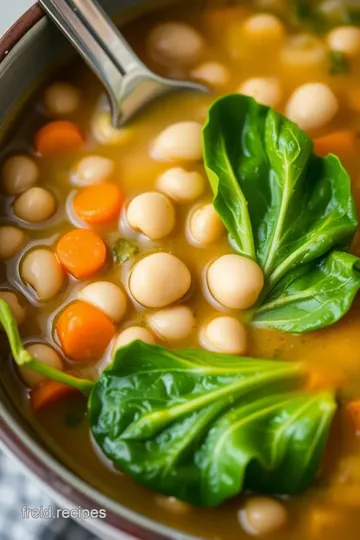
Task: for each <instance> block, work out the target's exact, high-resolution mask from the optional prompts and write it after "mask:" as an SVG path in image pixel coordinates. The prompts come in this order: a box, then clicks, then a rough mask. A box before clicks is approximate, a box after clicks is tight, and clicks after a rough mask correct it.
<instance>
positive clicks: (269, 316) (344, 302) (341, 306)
mask: <svg viewBox="0 0 360 540" xmlns="http://www.w3.org/2000/svg"><path fill="white" fill-rule="evenodd" d="M359 287H360V261H359V259H358V258H357V257H354V255H350V254H349V253H344V252H341V251H333V252H332V253H330V254H329V255H328V256H327V257H325V258H323V259H320V261H316V262H314V263H310V264H308V265H304V266H299V268H297V269H295V270H293V271H292V272H290V273H289V274H288V275H287V276H285V277H284V278H283V279H282V280H281V281H280V282H279V283H278V285H277V286H276V287H275V288H274V289H273V291H272V292H271V293H270V294H269V296H268V297H267V298H266V301H265V302H264V303H263V305H262V306H261V307H259V308H258V309H257V310H256V312H255V315H254V324H256V325H258V326H261V327H267V328H274V329H276V330H282V331H284V332H292V333H298V332H310V331H312V330H317V329H319V328H322V327H323V326H328V325H330V324H333V323H335V322H336V321H338V320H339V319H340V318H341V317H342V316H343V315H344V314H345V313H347V311H348V310H349V309H350V307H351V304H352V302H353V300H354V298H355V296H356V293H357V291H358V290H359Z"/></svg>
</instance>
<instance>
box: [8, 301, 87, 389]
mask: <svg viewBox="0 0 360 540" xmlns="http://www.w3.org/2000/svg"><path fill="white" fill-rule="evenodd" d="M0 323H1V324H2V326H3V328H4V330H5V332H6V335H7V338H8V340H9V344H10V349H11V353H12V355H13V357H14V360H15V362H16V364H17V365H18V366H19V367H22V366H26V367H27V368H28V369H31V370H32V371H36V372H37V373H40V374H41V375H45V377H47V378H49V379H52V380H54V381H57V382H60V383H63V384H66V385H67V386H72V387H73V388H76V389H77V390H80V392H83V393H84V394H89V393H90V391H91V390H92V388H93V386H94V382H92V381H90V380H88V379H79V378H77V377H74V376H73V375H70V374H69V373H64V372H62V371H59V370H58V369H55V368H52V367H51V366H48V365H46V364H43V363H42V362H39V360H37V359H36V358H35V357H34V356H32V355H31V354H30V353H29V352H28V351H27V350H26V349H25V348H24V346H23V344H22V341H21V337H20V334H19V330H18V327H17V324H16V321H15V319H14V317H13V314H12V312H11V310H10V308H9V306H8V304H7V303H6V302H5V301H4V300H2V299H0Z"/></svg>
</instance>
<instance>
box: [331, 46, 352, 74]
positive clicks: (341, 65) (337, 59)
mask: <svg viewBox="0 0 360 540" xmlns="http://www.w3.org/2000/svg"><path fill="white" fill-rule="evenodd" d="M329 58H330V69H329V73H330V75H346V74H348V73H349V72H350V64H349V61H348V59H347V57H346V55H345V54H344V53H342V52H340V51H330V54H329Z"/></svg>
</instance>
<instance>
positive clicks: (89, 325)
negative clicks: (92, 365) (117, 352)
mask: <svg viewBox="0 0 360 540" xmlns="http://www.w3.org/2000/svg"><path fill="white" fill-rule="evenodd" d="M56 331H57V335H58V338H59V340H60V343H61V347H62V349H63V351H64V353H65V354H66V356H67V357H68V358H71V359H72V360H74V361H76V362H89V361H91V360H97V359H98V358H99V357H100V356H101V355H102V353H103V352H104V350H105V349H106V347H107V346H108V345H109V343H110V341H111V340H112V338H113V337H114V335H115V331H116V330H115V326H114V325H113V323H112V322H111V321H110V319H109V318H108V317H107V316H106V315H105V313H104V312H103V311H101V310H100V309H98V308H96V307H94V306H92V305H91V304H87V303H86V302H79V301H77V302H74V303H73V304H70V305H69V306H68V307H67V308H65V310H64V311H63V312H62V313H61V315H60V317H59V319H58V321H57V323H56Z"/></svg>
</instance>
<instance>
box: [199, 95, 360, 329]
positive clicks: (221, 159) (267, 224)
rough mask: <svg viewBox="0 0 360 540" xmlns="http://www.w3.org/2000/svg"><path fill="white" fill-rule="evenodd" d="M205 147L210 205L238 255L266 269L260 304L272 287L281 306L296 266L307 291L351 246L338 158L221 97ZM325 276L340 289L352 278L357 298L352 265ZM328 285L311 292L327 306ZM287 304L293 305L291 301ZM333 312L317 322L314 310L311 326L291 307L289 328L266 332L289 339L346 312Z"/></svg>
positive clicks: (260, 110)
mask: <svg viewBox="0 0 360 540" xmlns="http://www.w3.org/2000/svg"><path fill="white" fill-rule="evenodd" d="M203 145H204V161H205V167H206V170H207V174H208V177H209V181H210V184H211V187H212V190H213V193H214V206H215V208H216V210H217V212H218V214H219V215H220V217H221V218H222V220H223V222H224V224H225V225H226V227H227V229H228V231H229V234H230V236H231V238H232V242H233V244H234V246H235V247H236V249H237V250H238V252H239V253H240V254H243V255H245V256H247V257H250V258H251V259H253V260H255V261H256V262H257V263H258V264H259V265H260V266H261V268H262V269H263V272H264V277H265V289H264V291H263V294H262V296H261V299H260V304H263V306H264V304H268V300H269V298H271V299H272V300H273V297H272V296H270V297H269V295H271V294H272V291H273V290H274V288H276V298H277V299H278V300H279V302H280V303H281V301H282V300H284V301H285V299H282V291H286V288H287V284H288V283H289V281H288V280H289V279H291V280H292V281H293V280H294V274H293V272H294V271H295V270H296V269H297V268H298V267H299V266H302V265H304V266H305V267H306V270H307V273H308V274H309V275H308V276H307V277H306V276H304V270H302V274H301V275H302V276H303V277H304V279H303V280H302V281H301V282H300V281H298V282H297V283H298V285H299V286H300V285H302V286H306V281H307V278H308V279H310V278H311V274H313V273H315V274H317V270H316V268H317V265H318V264H319V262H320V261H321V260H322V258H326V257H327V256H328V255H329V253H330V251H331V250H333V249H335V248H336V249H340V250H342V249H346V248H347V247H348V246H349V245H350V242H351V240H352V238H353V236H354V234H355V231H356V228H357V216H356V211H355V204H354V200H353V197H352V194H351V186H350V178H349V175H348V173H347V172H346V170H345V169H344V167H343V166H342V164H341V162H340V161H339V159H338V158H337V157H336V156H334V155H329V156H327V157H326V158H320V157H318V156H315V155H314V153H313V143H312V140H311V139H310V137H309V136H308V135H306V133H304V132H303V131H302V130H301V129H299V128H298V127H297V126H296V125H295V124H294V123H293V122H291V121H290V120H288V119H287V118H285V117H284V116H282V115H281V114H279V113H278V112H276V111H275V110H273V109H270V108H269V107H265V106H262V105H260V104H258V103H257V102H256V101H254V100H253V99H252V98H250V97H247V96H242V95H238V94H237V95H229V96H225V97H224V98H221V99H219V100H217V101H216V102H215V103H214V104H213V105H212V107H211V108H210V110H209V115H208V119H207V122H206V124H205V126H204V135H203ZM350 266H351V265H350ZM327 269H328V270H329V271H331V272H335V276H334V275H331V276H329V277H336V279H338V280H340V281H341V282H342V281H343V280H344V279H345V278H346V279H350V280H351V279H353V280H354V281H353V288H354V291H355V292H356V290H357V288H358V287H359V278H358V276H357V271H358V268H357V265H352V266H351V271H348V270H347V266H346V265H345V264H341V265H336V264H333V259H331V260H330V263H329V264H328V265H327ZM343 271H345V275H342V274H341V272H343ZM339 272H340V274H339ZM350 274H351V276H352V277H350ZM312 282H313V280H312ZM329 283H332V281H331V280H327V281H326V285H324V281H323V279H320V278H319V284H321V285H324V287H322V289H321V290H320V288H319V287H313V288H312V293H313V294H314V295H315V297H317V299H318V301H320V296H321V301H324V297H326V301H328V300H329V296H331V295H333V291H334V289H331V287H330V288H328V290H327V292H326V286H327V285H328V284H329ZM306 289H307V288H306ZM303 292H304V294H305V295H306V294H307V292H306V290H304V291H303ZM284 294H285V292H284ZM301 294H302V290H300V289H299V288H298V289H297V299H296V298H293V301H292V303H291V306H292V307H295V308H296V307H299V306H298V304H297V303H296V302H297V301H299V302H301ZM286 296H287V294H286ZM286 302H287V305H288V306H290V303H289V302H288V299H287V300H286ZM304 305H305V304H304V303H302V304H301V306H300V307H301V308H303V307H304ZM330 305H331V309H332V310H333V313H332V315H331V317H330V318H328V317H322V316H320V315H319V310H318V312H317V315H316V316H315V318H316V321H312V322H311V323H309V322H308V321H306V320H305V319H306V318H307V316H308V313H307V311H306V309H305V312H304V311H303V310H302V311H303V312H302V314H301V313H300V311H301V310H297V312H296V313H295V312H292V310H291V309H290V308H289V307H288V310H287V314H288V315H289V316H290V319H292V323H290V325H287V324H286V321H284V320H283V319H282V318H281V317H280V318H279V319H277V316H276V317H274V319H273V323H272V325H271V326H272V327H273V328H277V329H279V330H287V329H288V328H289V327H290V326H291V328H292V330H291V331H293V332H305V331H307V330H309V329H311V328H319V327H321V326H325V325H326V324H330V322H328V320H330V321H331V322H334V321H335V320H337V319H338V318H340V316H341V315H343V314H344V313H345V311H344V306H345V303H343V302H341V306H340V305H339V303H338V301H337V300H336V298H332V302H330V303H329V304H328V307H329V306H330ZM346 305H347V309H348V307H349V304H346ZM257 307H259V306H257ZM265 309H266V308H265ZM339 310H340V311H341V313H339ZM255 313H256V312H255ZM277 315H279V314H277ZM304 316H305V319H304ZM255 318H256V315H255ZM296 318H297V323H296V324H294V321H295V319H296ZM276 320H278V322H277V323H276V322H275V321H276ZM287 331H290V330H287Z"/></svg>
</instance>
